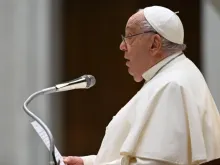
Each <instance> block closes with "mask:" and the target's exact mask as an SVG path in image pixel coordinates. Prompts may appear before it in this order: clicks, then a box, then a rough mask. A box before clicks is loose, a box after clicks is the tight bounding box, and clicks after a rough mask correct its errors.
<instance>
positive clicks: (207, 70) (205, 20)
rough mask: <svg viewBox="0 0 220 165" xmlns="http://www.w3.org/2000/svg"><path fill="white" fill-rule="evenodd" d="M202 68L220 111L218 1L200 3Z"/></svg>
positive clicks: (205, 0) (219, 10)
mask: <svg viewBox="0 0 220 165" xmlns="http://www.w3.org/2000/svg"><path fill="white" fill-rule="evenodd" d="M201 16H202V26H201V28H202V34H201V35H202V66H203V70H204V74H205V78H206V80H207V82H208V85H209V87H210V90H211V92H212V94H213V97H214V99H215V101H216V104H217V106H218V109H219V110H220V1H219V0H203V1H202V15H201Z"/></svg>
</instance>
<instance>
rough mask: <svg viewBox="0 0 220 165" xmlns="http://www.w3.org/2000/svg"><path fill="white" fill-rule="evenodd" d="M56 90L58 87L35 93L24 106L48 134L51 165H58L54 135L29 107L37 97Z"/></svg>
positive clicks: (28, 113)
mask: <svg viewBox="0 0 220 165" xmlns="http://www.w3.org/2000/svg"><path fill="white" fill-rule="evenodd" d="M56 90H57V88H56V87H50V88H46V89H43V90H41V91H38V92H35V93H33V94H32V95H30V96H29V97H28V99H27V100H26V101H25V102H24V105H23V109H24V111H25V112H26V113H27V115H28V116H30V117H31V118H32V119H34V120H35V121H37V122H38V123H39V124H40V125H41V126H42V127H43V129H44V130H45V132H46V134H47V135H48V137H49V141H50V149H49V154H50V155H49V164H50V165H54V164H55V165H56V164H57V162H56V158H55V146H54V138H53V135H52V133H51V131H50V130H49V128H48V127H47V126H46V124H45V123H44V122H43V121H42V120H41V119H40V118H39V117H37V116H36V115H35V114H34V113H33V112H31V111H30V110H29V109H28V108H27V106H28V104H29V103H30V102H31V101H32V100H33V99H34V98H35V97H37V96H39V95H43V94H49V93H53V92H56Z"/></svg>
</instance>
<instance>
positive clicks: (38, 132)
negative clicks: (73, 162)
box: [31, 121, 65, 165]
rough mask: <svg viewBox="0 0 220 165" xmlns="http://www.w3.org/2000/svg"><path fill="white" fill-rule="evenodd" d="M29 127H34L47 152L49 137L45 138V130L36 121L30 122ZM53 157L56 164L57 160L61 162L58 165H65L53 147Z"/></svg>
mask: <svg viewBox="0 0 220 165" xmlns="http://www.w3.org/2000/svg"><path fill="white" fill-rule="evenodd" d="M31 125H32V126H33V127H34V129H35V131H36V132H37V134H38V135H39V136H40V137H41V139H42V140H43V142H44V144H45V145H46V147H47V149H48V150H49V149H50V141H49V137H48V136H47V134H46V132H45V130H44V129H43V128H42V127H41V125H40V124H38V123H37V122H36V121H33V122H31ZM55 157H56V160H57V162H58V161H59V160H60V161H61V162H60V165H65V164H64V163H63V161H62V156H61V154H60V152H59V151H58V150H57V148H56V147H55Z"/></svg>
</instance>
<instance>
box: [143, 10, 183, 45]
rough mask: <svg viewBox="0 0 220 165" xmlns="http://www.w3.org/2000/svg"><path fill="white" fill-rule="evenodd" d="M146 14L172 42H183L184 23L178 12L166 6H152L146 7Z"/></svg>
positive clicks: (148, 19) (162, 34) (153, 24)
mask: <svg viewBox="0 0 220 165" xmlns="http://www.w3.org/2000/svg"><path fill="white" fill-rule="evenodd" d="M144 16H145V18H146V20H147V21H148V22H149V24H150V25H151V26H152V27H153V28H154V29H155V30H156V31H157V32H158V33H159V34H160V35H161V36H163V37H164V38H166V39H167V40H169V41H171V42H174V43H177V44H183V42H184V41H183V40H184V29H183V24H182V22H181V20H180V18H179V17H178V16H177V15H176V13H174V12H173V11H171V10H170V9H168V8H165V7H161V6H151V7H146V8H145V9H144Z"/></svg>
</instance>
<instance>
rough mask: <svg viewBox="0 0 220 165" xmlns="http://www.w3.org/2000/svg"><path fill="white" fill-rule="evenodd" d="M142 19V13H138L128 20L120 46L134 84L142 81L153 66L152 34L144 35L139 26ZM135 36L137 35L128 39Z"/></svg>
mask: <svg viewBox="0 0 220 165" xmlns="http://www.w3.org/2000/svg"><path fill="white" fill-rule="evenodd" d="M142 17H144V15H143V13H142V12H138V13H136V14H134V15H133V16H131V17H130V18H129V20H128V22H127V25H126V28H125V40H124V41H122V43H121V44H120V50H122V51H124V58H125V59H126V60H127V62H126V65H127V67H128V72H129V74H130V75H132V76H133V78H134V80H135V81H136V82H140V81H142V80H143V78H142V75H143V73H144V72H145V71H147V70H148V69H149V68H150V67H152V66H153V64H154V60H153V56H154V53H155V52H153V51H152V44H153V42H154V37H153V35H154V33H151V32H149V33H144V32H145V31H144V29H141V26H140V20H143V18H142ZM140 33H143V34H140ZM135 34H139V35H136V36H133V37H128V36H132V35H135Z"/></svg>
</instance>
